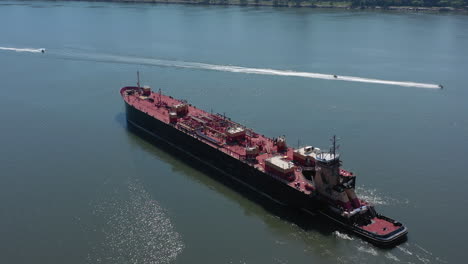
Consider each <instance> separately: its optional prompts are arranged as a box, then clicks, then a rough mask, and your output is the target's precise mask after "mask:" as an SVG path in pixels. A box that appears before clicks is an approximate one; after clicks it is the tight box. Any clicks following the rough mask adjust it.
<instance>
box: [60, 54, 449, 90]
mask: <svg viewBox="0 0 468 264" xmlns="http://www.w3.org/2000/svg"><path fill="white" fill-rule="evenodd" d="M71 55H72V54H69V56H71ZM76 55H78V54H76ZM77 59H82V60H93V61H101V62H113V63H125V64H137V65H150V66H162V67H176V68H187V69H200V70H211V71H222V72H233V73H244V74H258V75H271V76H287V77H302V78H311V79H323V80H337V81H348V82H362V83H375V84H385V85H396V86H404V87H416V88H426V89H440V88H441V87H440V86H439V85H438V84H430V83H418V82H401V81H389V80H380V79H370V78H362V77H354V76H342V75H334V74H324V73H314V72H300V71H290V70H277V69H265V68H249V67H242V66H233V65H218V64H208V63H200V62H186V61H174V60H162V59H155V58H143V57H131V56H116V55H110V54H84V53H83V54H80V56H78V58H77Z"/></svg>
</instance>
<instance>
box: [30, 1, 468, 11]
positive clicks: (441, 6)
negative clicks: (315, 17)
mask: <svg viewBox="0 0 468 264" xmlns="http://www.w3.org/2000/svg"><path fill="white" fill-rule="evenodd" d="M23 1H25V0H23ZM26 1H37V0H26ZM46 1H47V0H46ZM48 1H82V2H122V3H155V4H157V3H159V4H191V5H232V6H259V7H261V6H268V7H290V8H333V9H355V10H359V9H361V10H363V9H364V10H390V11H409V12H464V13H468V0H351V1H342V0H336V1H315V0H307V1H304V0H48ZM395 3H401V4H402V5H395Z"/></svg>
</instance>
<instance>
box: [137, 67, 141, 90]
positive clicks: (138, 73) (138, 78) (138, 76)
mask: <svg viewBox="0 0 468 264" xmlns="http://www.w3.org/2000/svg"><path fill="white" fill-rule="evenodd" d="M137 86H138V90H140V72H139V71H137Z"/></svg>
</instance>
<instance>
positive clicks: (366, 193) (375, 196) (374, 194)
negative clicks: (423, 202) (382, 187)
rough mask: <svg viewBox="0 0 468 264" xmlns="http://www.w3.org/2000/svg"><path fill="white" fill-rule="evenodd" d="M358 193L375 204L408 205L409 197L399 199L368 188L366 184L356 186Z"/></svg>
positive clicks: (363, 198)
mask: <svg viewBox="0 0 468 264" xmlns="http://www.w3.org/2000/svg"><path fill="white" fill-rule="evenodd" d="M356 193H357V195H358V196H359V197H360V198H361V199H362V200H364V201H367V202H369V203H371V204H374V205H407V204H409V201H408V200H407V199H404V200H399V199H396V198H393V197H390V196H386V195H384V194H382V193H380V192H379V191H377V189H371V188H366V187H365V186H358V187H356Z"/></svg>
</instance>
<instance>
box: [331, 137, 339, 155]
mask: <svg viewBox="0 0 468 264" xmlns="http://www.w3.org/2000/svg"><path fill="white" fill-rule="evenodd" d="M337 140H338V139H337V138H336V135H333V138H332V139H331V141H332V143H333V145H332V149H331V150H330V152H331V153H332V154H333V158H336V150H337V149H338V148H339V147H340V146H339V145H336V141H337Z"/></svg>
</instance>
